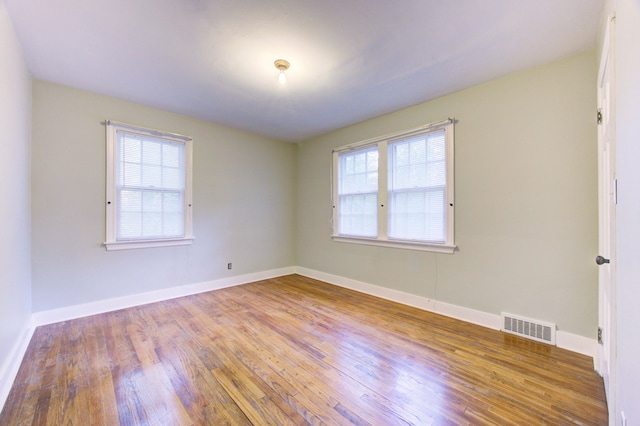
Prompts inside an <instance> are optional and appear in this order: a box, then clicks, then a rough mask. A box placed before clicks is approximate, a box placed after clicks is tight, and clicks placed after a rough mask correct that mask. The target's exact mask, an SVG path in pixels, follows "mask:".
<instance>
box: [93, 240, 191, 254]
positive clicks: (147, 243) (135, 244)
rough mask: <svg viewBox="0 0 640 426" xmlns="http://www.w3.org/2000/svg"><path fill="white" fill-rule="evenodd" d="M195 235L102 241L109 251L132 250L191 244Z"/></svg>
mask: <svg viewBox="0 0 640 426" xmlns="http://www.w3.org/2000/svg"><path fill="white" fill-rule="evenodd" d="M192 242H193V237H187V238H175V239H166V240H133V241H110V242H104V243H102V244H103V245H104V246H105V247H106V249H107V251H113V250H130V249H141V248H152V247H171V246H187V245H191V243H192Z"/></svg>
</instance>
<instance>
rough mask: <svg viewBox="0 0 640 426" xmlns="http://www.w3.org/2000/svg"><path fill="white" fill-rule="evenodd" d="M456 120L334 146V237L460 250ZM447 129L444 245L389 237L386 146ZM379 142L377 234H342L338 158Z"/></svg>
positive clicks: (344, 240)
mask: <svg viewBox="0 0 640 426" xmlns="http://www.w3.org/2000/svg"><path fill="white" fill-rule="evenodd" d="M454 122H455V119H453V118H449V119H447V120H443V121H439V122H436V123H430V124H425V125H423V126H420V127H417V128H413V129H409V130H405V131H401V132H397V133H392V134H388V135H384V136H380V137H376V138H372V139H367V140H364V141H361V142H357V143H353V144H349V145H345V146H342V147H339V148H335V149H334V150H333V151H332V156H333V159H332V170H331V179H332V182H331V200H332V222H331V225H332V226H331V227H332V234H331V238H332V239H333V241H335V242H342V243H354V244H365V245H372V246H382V247H394V248H402V249H409V250H419V251H429V252H435V253H446V254H453V253H454V252H455V251H456V250H457V246H456V245H455V240H454V228H455V226H454V219H455V203H454V176H455V173H454V156H453V155H454ZM439 129H445V145H446V158H447V160H446V167H447V188H446V195H445V197H446V201H445V203H446V207H447V212H446V229H445V231H446V239H445V242H444V243H443V244H439V243H433V242H422V241H410V240H396V239H391V238H389V237H388V236H387V223H388V221H387V206H386V204H387V172H388V170H387V169H388V166H387V163H388V162H387V157H388V153H387V146H388V144H389V143H391V142H393V141H395V140H398V139H402V138H408V137H411V136H414V135H418V134H421V133H425V132H430V131H437V130H439ZM371 145H378V164H381V165H384V167H378V182H379V184H378V237H377V238H367V237H355V236H348V235H341V234H339V233H338V208H337V207H338V204H337V203H338V179H337V173H338V158H339V155H340V154H341V153H344V152H348V151H352V150H355V149H362V148H365V147H367V146H371Z"/></svg>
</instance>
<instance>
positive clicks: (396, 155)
mask: <svg viewBox="0 0 640 426" xmlns="http://www.w3.org/2000/svg"><path fill="white" fill-rule="evenodd" d="M371 153H375V155H371ZM333 155H334V171H333V181H334V184H333V193H334V197H333V207H334V209H333V211H334V214H333V239H334V240H336V241H342V242H355V243H362V244H373V245H385V246H394V247H403V248H413V249H417V250H430V251H437V252H445V253H453V251H454V250H455V248H456V247H455V245H454V239H453V220H454V211H453V207H454V205H453V121H452V120H447V121H443V122H440V123H435V124H431V125H426V126H422V127H420V128H417V129H412V130H409V131H405V132H400V133H397V134H392V135H387V136H384V137H381V138H376V139H373V140H368V141H364V142H361V143H356V144H352V145H348V146H345V147H342V148H338V149H335V150H334V154H333ZM369 155H371V157H368V156H369ZM358 157H360V158H366V159H368V160H369V162H366V164H367V167H366V168H364V169H363V168H362V167H360V169H359V173H356V172H355V169H353V173H349V171H351V170H352V169H348V170H347V166H348V164H353V165H355V159H356V158H358ZM351 159H353V160H351ZM374 159H377V164H375V163H376V162H375V161H374ZM350 161H353V163H351V162H350ZM364 163H365V162H363V161H362V160H361V162H360V164H361V165H362V164H364ZM363 176H364V177H363ZM352 180H356V181H358V182H359V185H353V184H352ZM376 180H377V182H376ZM355 197H359V198H355ZM367 197H369V200H375V202H376V204H375V211H374V210H373V207H372V201H369V204H366V206H367V207H368V208H367V209H365V208H364V206H365V203H364V202H361V203H359V204H358V208H359V210H356V211H354V209H353V206H352V205H351V204H350V202H352V201H353V200H355V199H359V200H362V201H364V200H366V199H367ZM372 221H373V223H371V222H372ZM354 223H355V224H357V225H360V224H362V223H366V224H367V226H366V227H363V226H360V227H359V228H357V229H356V226H354Z"/></svg>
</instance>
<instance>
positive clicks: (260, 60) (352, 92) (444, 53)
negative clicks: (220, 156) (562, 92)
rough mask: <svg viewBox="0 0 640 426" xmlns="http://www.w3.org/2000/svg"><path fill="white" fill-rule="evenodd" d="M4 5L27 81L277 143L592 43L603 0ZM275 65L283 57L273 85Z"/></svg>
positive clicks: (127, 0) (133, 0) (37, 1)
mask: <svg viewBox="0 0 640 426" xmlns="http://www.w3.org/2000/svg"><path fill="white" fill-rule="evenodd" d="M0 1H1V0H0ZM4 1H5V4H6V6H7V9H8V10H9V14H10V16H11V18H12V21H13V25H14V27H15V31H16V33H17V35H18V38H19V40H20V42H21V44H22V47H23V50H24V55H25V58H26V62H27V66H28V67H29V70H30V71H31V73H32V75H33V77H34V78H36V79H41V80H46V81H51V82H54V83H59V84H63V85H67V86H72V87H76V88H80V89H85V90H90V91H92V92H96V93H101V94H105V95H109V96H113V97H116V98H121V99H125V100H129V101H133V102H138V103H141V104H145V105H149V106H153V107H157V108H161V109H164V110H168V111H173V112H176V113H180V114H185V115H188V116H192V117H195V118H199V119H203V120H207V121H211V122H214V123H220V124H224V125H227V126H230V127H234V128H237V129H243V130H247V131H250V132H253V133H257V134H260V135H264V136H267V137H270V138H274V139H278V140H283V141H289V142H298V141H301V140H305V139H308V138H310V137H313V136H316V135H319V134H323V133H326V132H328V131H331V130H334V129H338V128H341V127H344V126H347V125H350V124H354V123H357V122H360V121H363V120H367V119H369V118H373V117H376V116H379V115H382V114H385V113H388V112H391V111H395V110H398V109H401V108H404V107H408V106H411V105H415V104H418V103H421V102H424V101H427V100H430V99H434V98H436V97H439V96H442V95H445V94H448V93H452V92H455V91H458V90H461V89H464V88H466V87H470V86H473V85H475V84H478V83H481V82H484V81H488V80H491V79H494V78H497V77H500V76H503V75H506V74H509V73H512V72H515V71H519V70H522V69H526V68H529V67H532V66H536V65H540V64H543V63H547V62H550V61H553V60H555V59H559V58H562V57H565V56H568V55H571V54H573V53H577V52H580V51H585V50H588V49H591V48H594V47H595V45H596V39H597V35H598V31H599V23H600V16H601V13H602V7H603V1H602V0H589V1H585V0H535V1H534V0H447V1H442V0H394V1H391V0H321V1H320V0H273V1H269V2H267V1H264V0H108V1H107V0H90V1H87V0H46V1H43V0H4ZM278 58H284V59H286V60H288V61H289V62H290V63H291V67H290V69H289V70H288V71H287V76H288V81H287V83H286V84H285V85H280V84H279V83H278V79H277V77H278V70H277V69H276V68H275V67H274V64H273V62H274V60H276V59H278ZM446 114H447V113H446V112H445V111H443V116H445V115H446Z"/></svg>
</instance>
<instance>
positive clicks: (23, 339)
mask: <svg viewBox="0 0 640 426" xmlns="http://www.w3.org/2000/svg"><path fill="white" fill-rule="evenodd" d="M35 329H36V328H35V326H34V324H33V321H32V320H31V319H29V320H28V321H27V323H26V324H25V325H24V327H22V330H21V331H20V334H19V335H18V338H17V339H16V341H15V343H14V345H13V347H12V348H11V352H9V356H8V357H7V359H6V360H5V362H4V363H3V365H2V368H1V369H0V411H2V408H3V407H4V404H5V402H7V398H8V397H9V392H10V391H11V386H13V382H14V381H15V379H16V376H17V375H18V370H19V369H20V365H21V364H22V359H23V358H24V355H25V353H26V352H27V348H28V347H29V343H30V342H31V337H32V336H33V332H34V331H35Z"/></svg>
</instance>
